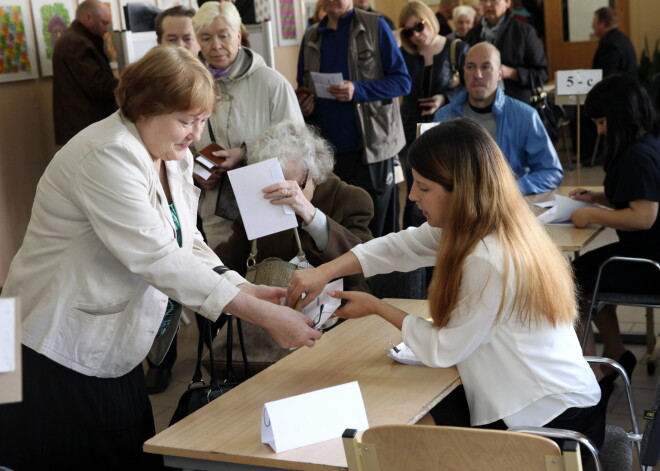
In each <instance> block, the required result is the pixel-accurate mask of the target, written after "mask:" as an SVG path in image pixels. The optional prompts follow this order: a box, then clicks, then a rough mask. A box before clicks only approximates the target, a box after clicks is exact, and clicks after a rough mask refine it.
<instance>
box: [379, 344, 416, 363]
mask: <svg viewBox="0 0 660 471" xmlns="http://www.w3.org/2000/svg"><path fill="white" fill-rule="evenodd" d="M387 356H388V357H390V358H391V359H392V360H395V361H398V362H399V363H403V364H405V365H423V363H422V362H421V361H419V360H418V359H417V357H416V356H415V354H414V353H413V351H412V350H411V349H410V347H409V346H408V345H406V344H405V343H404V342H401V343H400V344H399V345H395V346H393V347H392V348H390V349H389V351H388V352H387Z"/></svg>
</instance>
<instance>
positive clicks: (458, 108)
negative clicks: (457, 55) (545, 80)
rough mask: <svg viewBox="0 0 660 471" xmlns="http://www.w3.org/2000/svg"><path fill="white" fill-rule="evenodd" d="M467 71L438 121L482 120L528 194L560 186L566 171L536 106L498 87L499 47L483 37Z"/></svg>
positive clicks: (438, 114) (471, 54)
mask: <svg viewBox="0 0 660 471" xmlns="http://www.w3.org/2000/svg"><path fill="white" fill-rule="evenodd" d="M463 71H464V77H465V88H466V90H465V91H463V92H461V94H459V95H458V96H457V97H455V98H454V100H453V101H452V102H451V103H450V104H449V105H447V106H444V107H442V108H440V109H439V110H438V111H437V112H436V114H435V121H447V120H449V119H453V118H459V117H466V118H470V119H472V120H474V121H476V122H478V123H479V124H481V125H482V126H483V127H484V128H485V129H486V130H487V131H488V132H489V133H490V135H491V136H492V137H493V139H495V141H496V142H497V145H499V146H500V149H502V153H503V154H504V157H506V159H507V161H508V162H509V165H510V166H511V169H512V170H513V172H514V173H515V174H516V177H517V180H518V186H519V187H520V191H521V192H522V193H523V194H524V195H529V194H536V193H543V192H545V191H548V190H552V189H553V188H557V186H559V184H560V183H561V180H562V177H563V175H564V171H563V169H562V167H561V163H560V162H559V158H558V157H557V151H556V150H555V147H554V146H553V145H552V142H551V141H550V138H549V137H548V133H547V132H546V130H545V127H543V123H542V122H541V118H539V115H538V113H537V112H536V110H535V109H534V108H532V107H531V106H529V105H527V104H526V103H523V102H522V101H519V100H516V99H515V98H511V97H508V96H506V95H505V94H504V91H503V90H502V89H501V88H499V87H498V83H499V81H500V80H501V79H502V63H501V61H500V53H499V51H498V50H497V48H496V47H495V46H493V45H492V44H489V43H485V42H483V43H479V44H476V45H474V46H472V48H470V50H469V51H468V53H467V56H466V58H465V66H464V70H463Z"/></svg>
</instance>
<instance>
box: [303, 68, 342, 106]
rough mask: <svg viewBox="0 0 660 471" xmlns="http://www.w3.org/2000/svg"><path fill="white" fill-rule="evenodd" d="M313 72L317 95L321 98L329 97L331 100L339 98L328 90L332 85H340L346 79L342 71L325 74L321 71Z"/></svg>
mask: <svg viewBox="0 0 660 471" xmlns="http://www.w3.org/2000/svg"><path fill="white" fill-rule="evenodd" d="M310 73H311V74H312V81H313V82H314V90H315V91H316V96H317V97H319V98H327V99H329V100H336V99H337V98H336V97H335V96H334V95H333V94H332V93H330V92H329V91H328V87H330V85H339V84H341V83H342V82H343V81H344V77H343V76H342V75H341V73H339V72H337V73H334V74H324V73H320V72H310Z"/></svg>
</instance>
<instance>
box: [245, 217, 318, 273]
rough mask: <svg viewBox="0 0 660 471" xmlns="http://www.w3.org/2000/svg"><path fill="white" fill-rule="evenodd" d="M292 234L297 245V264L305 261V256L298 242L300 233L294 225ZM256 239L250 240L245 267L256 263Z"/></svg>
mask: <svg viewBox="0 0 660 471" xmlns="http://www.w3.org/2000/svg"><path fill="white" fill-rule="evenodd" d="M293 235H294V236H295V239H296V245H297V246H298V255H297V257H298V265H300V263H302V262H307V256H306V255H305V251H304V250H303V248H302V244H301V243H300V235H299V234H298V228H297V227H294V228H293ZM257 252H258V250H257V239H253V240H252V244H251V246H250V255H249V256H248V259H247V267H248V268H250V267H253V266H255V265H256V264H257Z"/></svg>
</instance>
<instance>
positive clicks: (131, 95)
mask: <svg viewBox="0 0 660 471" xmlns="http://www.w3.org/2000/svg"><path fill="white" fill-rule="evenodd" d="M115 97H116V99H117V104H118V105H119V109H120V110H121V112H122V114H123V115H124V116H125V117H126V118H127V119H129V120H130V121H132V122H135V121H137V119H138V118H139V117H140V116H143V117H149V116H156V115H161V114H167V113H173V112H175V111H185V110H199V111H200V112H208V113H213V112H214V111H215V107H216V103H217V100H218V92H217V90H216V88H215V83H214V81H213V77H212V76H211V74H210V72H209V71H208V70H206V67H204V65H203V64H202V63H201V62H200V61H199V59H197V58H196V57H195V56H193V55H192V54H191V53H190V51H188V50H187V49H184V48H182V47H172V46H166V45H162V46H156V47H154V48H152V49H151V50H150V51H149V52H147V54H145V55H144V57H142V58H141V59H140V60H139V61H137V62H134V63H133V64H131V65H129V66H128V67H127V68H126V70H124V72H123V73H122V75H121V79H120V80H119V85H118V86H117V88H116V90H115Z"/></svg>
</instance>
